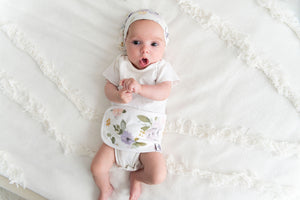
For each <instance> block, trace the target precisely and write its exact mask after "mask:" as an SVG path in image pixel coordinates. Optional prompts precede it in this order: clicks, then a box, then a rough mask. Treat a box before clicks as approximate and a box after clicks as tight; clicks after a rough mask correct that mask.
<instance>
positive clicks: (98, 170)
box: [90, 162, 105, 176]
mask: <svg viewBox="0 0 300 200" xmlns="http://www.w3.org/2000/svg"><path fill="white" fill-rule="evenodd" d="M90 170H91V172H92V174H93V176H97V175H100V174H102V173H104V171H105V170H104V168H103V166H102V165H100V163H97V162H93V163H92V164H91V167H90Z"/></svg>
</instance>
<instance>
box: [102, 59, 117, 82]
mask: <svg viewBox="0 0 300 200" xmlns="http://www.w3.org/2000/svg"><path fill="white" fill-rule="evenodd" d="M119 58H120V57H117V58H116V59H115V60H114V61H113V63H112V64H111V65H110V66H109V67H108V68H106V70H105V71H104V72H103V76H104V77H105V78H106V79H107V80H108V81H110V82H111V83H112V84H114V85H116V86H118V85H119V82H120V73H119V71H120V70H119V60H120V59H119Z"/></svg>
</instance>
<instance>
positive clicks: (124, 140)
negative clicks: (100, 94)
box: [101, 107, 166, 152]
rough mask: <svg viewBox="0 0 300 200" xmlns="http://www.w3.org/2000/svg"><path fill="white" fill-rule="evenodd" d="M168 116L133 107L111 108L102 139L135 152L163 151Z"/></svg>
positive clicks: (103, 127) (106, 114) (108, 111)
mask: <svg viewBox="0 0 300 200" xmlns="http://www.w3.org/2000/svg"><path fill="white" fill-rule="evenodd" d="M165 122H166V115H165V114H161V113H153V112H149V111H141V110H138V109H135V108H131V107H110V108H109V109H108V110H107V111H106V112H105V114H104V117H103V123H102V133H101V134H102V139H103V142H104V143H106V144H107V145H109V146H111V147H113V148H116V149H121V150H129V151H135V152H153V151H161V139H162V132H163V129H164V126H165Z"/></svg>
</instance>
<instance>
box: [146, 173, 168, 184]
mask: <svg viewBox="0 0 300 200" xmlns="http://www.w3.org/2000/svg"><path fill="white" fill-rule="evenodd" d="M166 177H167V171H166V170H165V169H163V170H159V171H156V172H155V173H153V174H152V175H151V178H150V182H151V184H153V185H157V184H161V183H162V182H164V181H165V179H166Z"/></svg>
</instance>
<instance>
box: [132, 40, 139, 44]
mask: <svg viewBox="0 0 300 200" xmlns="http://www.w3.org/2000/svg"><path fill="white" fill-rule="evenodd" d="M132 43H133V44H134V45H138V44H141V42H140V41H138V40H134V41H133V42H132Z"/></svg>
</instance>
